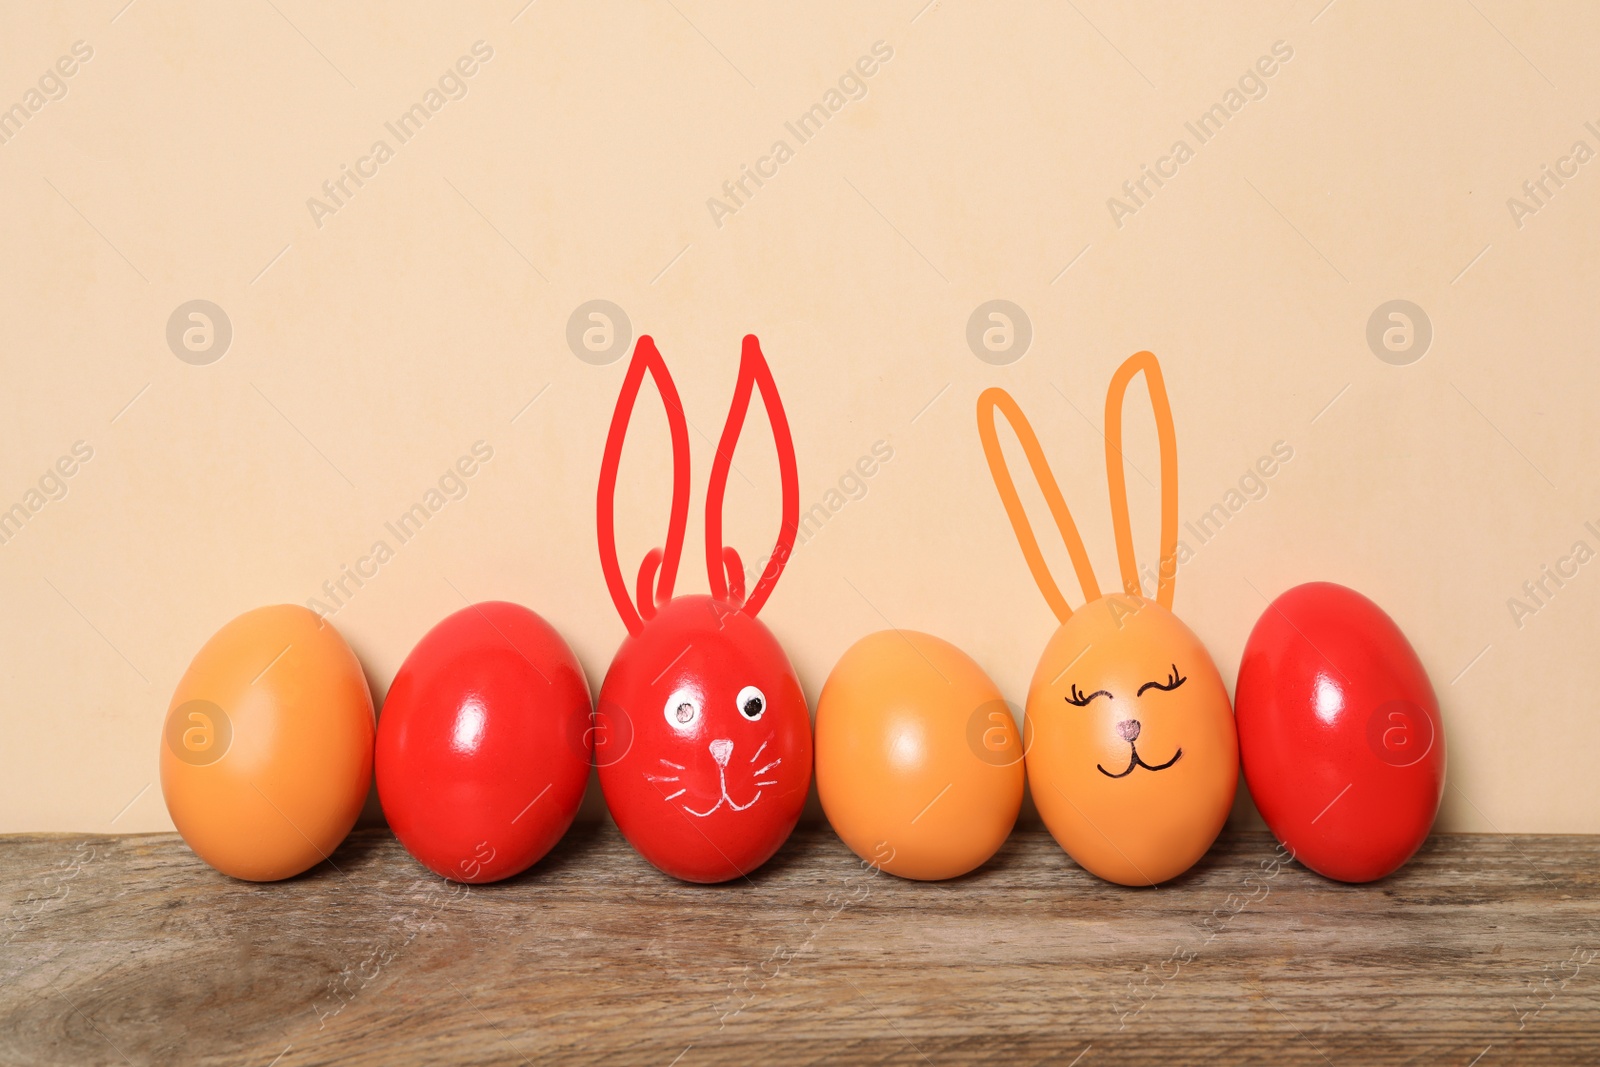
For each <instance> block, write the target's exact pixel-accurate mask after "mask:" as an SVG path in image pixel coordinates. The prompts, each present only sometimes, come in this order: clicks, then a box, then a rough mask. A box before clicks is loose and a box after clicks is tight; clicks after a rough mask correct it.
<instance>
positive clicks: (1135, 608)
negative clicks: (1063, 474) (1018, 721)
mask: <svg viewBox="0 0 1600 1067" xmlns="http://www.w3.org/2000/svg"><path fill="white" fill-rule="evenodd" d="M1139 376H1142V377H1143V379H1144V383H1145V386H1146V389H1147V391H1148V393H1149V396H1150V406H1151V410H1152V413H1153V414H1154V416H1155V420H1154V421H1155V430H1156V448H1155V457H1156V460H1157V462H1158V465H1159V471H1160V482H1159V486H1160V490H1159V492H1160V525H1159V530H1158V545H1159V555H1158V558H1157V565H1156V570H1155V578H1156V590H1155V596H1154V597H1148V596H1146V595H1145V592H1144V589H1143V588H1142V585H1141V580H1140V572H1139V568H1138V563H1137V560H1136V558H1135V553H1134V536H1133V522H1132V518H1131V515H1130V511H1129V507H1128V487H1127V478H1126V467H1127V466H1130V465H1136V464H1137V463H1142V462H1148V461H1147V460H1144V459H1142V458H1141V455H1140V454H1139V453H1137V452H1135V453H1132V454H1125V453H1124V451H1123V444H1124V442H1123V434H1122V413H1123V411H1122V409H1123V403H1124V400H1125V398H1126V394H1127V389H1128V386H1129V384H1130V383H1131V382H1132V381H1133V379H1134V378H1136V377H1139ZM997 416H1004V419H1005V421H1006V422H1007V423H1008V424H1009V425H1010V427H1011V429H1012V432H1013V434H1014V435H1015V439H1016V441H1015V443H1016V445H1017V446H1020V449H1021V452H1022V455H1023V457H1024V458H1025V459H1026V461H1027V464H1028V469H1029V472H1030V473H1031V474H1032V476H1033V479H1034V481H1035V482H1036V483H1037V487H1038V489H1039V491H1040V493H1041V494H1042V496H1043V498H1044V502H1045V506H1046V508H1047V510H1048V511H1049V513H1050V516H1051V518H1052V520H1053V521H1054V524H1055V526H1056V529H1057V531H1058V532H1059V533H1060V535H1061V539H1062V542H1063V544H1064V545H1065V547H1066V550H1067V556H1068V558H1069V559H1070V560H1071V562H1072V567H1073V571H1074V573H1075V576H1076V578H1077V583H1078V586H1079V588H1080V590H1081V592H1082V595H1083V599H1084V601H1085V603H1084V604H1083V605H1082V606H1081V607H1079V608H1078V609H1076V610H1074V609H1073V608H1072V607H1071V606H1070V605H1069V603H1068V601H1067V598H1066V596H1065V595H1064V594H1063V593H1062V591H1061V589H1060V587H1059V586H1058V585H1057V584H1056V581H1055V578H1054V576H1053V575H1052V573H1051V569H1050V565H1049V563H1048V562H1047V561H1046V560H1045V557H1044V554H1043V553H1042V552H1041V551H1040V548H1039V543H1038V540H1037V538H1036V537H1035V535H1034V531H1033V527H1032V525H1031V523H1030V521H1029V518H1028V515H1027V512H1026V511H1025V509H1024V507H1023V504H1022V500H1021V497H1020V496H1019V495H1018V492H1017V487H1016V483H1015V482H1014V481H1013V479H1012V475H1011V468H1010V466H1009V463H1008V460H1007V456H1006V448H1005V447H1003V446H1002V444H1001V441H1000V435H999V432H998V427H997V422H998V419H997ZM1104 426H1105V432H1104V436H1105V463H1106V481H1107V483H1108V486H1109V488H1110V497H1111V524H1112V533H1113V540H1114V542H1115V545H1116V550H1117V563H1118V570H1119V573H1120V577H1121V578H1122V590H1121V591H1120V592H1111V593H1108V594H1102V593H1101V590H1100V585H1099V583H1098V581H1097V580H1096V578H1095V573H1094V568H1093V566H1092V564H1091V562H1090V560H1089V553H1088V551H1087V549H1086V547H1085V544H1084V540H1083V537H1082V535H1081V534H1080V532H1079V529H1078V526H1077V524H1076V522H1075V521H1074V519H1073V516H1072V513H1071V511H1070V510H1069V509H1068V507H1067V503H1066V499H1065V497H1064V496H1063V495H1062V492H1061V488H1060V486H1059V484H1058V483H1057V482H1056V479H1055V475H1054V474H1053V473H1052V471H1051V469H1050V463H1049V461H1048V460H1047V459H1046V458H1045V452H1044V448H1043V446H1042V445H1041V444H1040V442H1039V438H1038V436H1037V435H1036V434H1035V432H1034V429H1033V426H1032V425H1031V424H1030V423H1029V422H1028V419H1027V417H1026V416H1025V415H1024V414H1023V412H1022V408H1021V406H1020V405H1019V404H1018V403H1017V401H1016V400H1015V399H1013V398H1012V396H1011V394H1009V393H1007V392H1006V391H1005V390H1003V389H999V388H992V389H987V390H985V391H984V392H983V394H982V395H981V396H980V397H979V398H978V435H979V438H980V440H981V442H982V445H983V450H984V456H985V459H986V460H987V461H988V466H989V471H990V474H991V475H992V477H993V479H994V484H995V489H996V490H997V491H998V493H999V495H1000V501H1001V504H1002V506H1003V507H1004V510H1005V514H1006V517H1007V518H1008V519H1009V520H1010V523H1011V527H1012V530H1013V531H1014V532H1015V534H1016V538H1017V544H1018V546H1019V547H1020V548H1021V550H1022V556H1023V560H1024V562H1025V563H1026V564H1027V567H1028V570H1029V573H1030V574H1031V575H1032V577H1033V579H1034V582H1035V584H1036V585H1037V586H1038V587H1039V591H1040V592H1041V593H1042V594H1043V595H1044V598H1045V602H1046V603H1047V604H1048V605H1049V606H1050V609H1051V611H1052V612H1053V613H1054V614H1055V616H1056V619H1057V622H1058V626H1057V628H1056V631H1055V633H1054V635H1052V636H1051V638H1050V640H1049V642H1048V643H1047V644H1046V645H1045V649H1044V652H1043V653H1042V655H1041V656H1040V658H1039V663H1038V666H1037V668H1036V669H1035V671H1034V675H1033V682H1032V684H1031V686H1030V688H1029V691H1028V700H1027V705H1026V708H1025V712H1024V715H1025V726H1026V730H1027V732H1028V733H1029V734H1030V735H1031V738H1032V740H1031V743H1030V745H1029V747H1028V748H1027V752H1026V755H1025V757H1024V762H1025V766H1026V770H1027V775H1028V780H1029V784H1030V786H1031V791H1032V794H1033V797H1034V801H1035V803H1036V804H1037V805H1038V807H1039V813H1040V815H1041V816H1042V817H1043V819H1044V822H1045V825H1046V826H1047V827H1048V828H1049V830H1050V832H1051V834H1052V835H1054V837H1055V839H1056V840H1057V842H1059V843H1060V844H1061V846H1062V847H1063V848H1064V849H1065V850H1066V851H1067V853H1068V854H1069V855H1071V856H1072V858H1073V859H1074V860H1076V861H1077V862H1078V863H1079V864H1081V865H1082V866H1084V867H1085V868H1087V869H1088V870H1090V871H1091V872H1093V873H1094V874H1096V875H1098V876H1100V877H1101V878H1104V879H1106V880H1108V881H1112V882H1118V883H1121V884H1124V885H1153V884H1156V883H1159V882H1163V881H1166V880H1168V879H1170V878H1172V877H1175V876H1176V875H1178V874H1181V873H1182V872H1183V871H1185V870H1187V869H1188V868H1189V867H1190V866H1191V865H1192V864H1193V863H1194V862H1195V861H1196V860H1198V859H1199V858H1200V857H1201V856H1202V855H1204V853H1205V851H1206V850H1207V849H1208V848H1209V847H1210V846H1211V843H1212V842H1213V841H1214V840H1215V839H1216V836H1217V834H1218V832H1220V831H1221V829H1222V826H1223V823H1224V822H1225V821H1226V819H1227V815H1228V812H1229V810H1230V809H1231V808H1232V805H1233V794H1234V790H1235V787H1236V785H1237V781H1238V775H1239V749H1238V737H1237V734H1236V732H1235V729H1234V723H1233V712H1232V708H1231V707H1230V705H1229V703H1228V693H1227V689H1226V688H1225V687H1224V685H1223V683H1222V678H1221V675H1220V674H1218V672H1217V668H1216V664H1215V663H1214V662H1213V661H1212V659H1211V656H1210V654H1209V653H1208V652H1207V651H1206V649H1205V647H1204V646H1203V645H1202V644H1201V643H1200V640H1199V639H1198V638H1197V637H1196V636H1195V635H1194V633H1193V632H1192V631H1191V630H1190V629H1189V628H1188V627H1187V626H1185V625H1184V624H1183V622H1182V621H1180V620H1179V619H1178V617H1177V616H1176V615H1174V614H1173V613H1172V600H1173V593H1174V587H1175V584H1176V577H1177V570H1178V564H1179V562H1180V560H1181V559H1183V558H1186V556H1185V551H1184V550H1185V549H1186V548H1187V546H1184V545H1181V544H1180V542H1179V540H1178V483H1177V473H1178V449H1177V435H1176V431H1175V428H1174V424H1173V418H1172V408H1171V403H1170V400H1169V398H1168V396H1167V388H1166V381H1165V378H1164V377H1163V374H1162V371H1161V365H1160V363H1159V361H1157V359H1156V357H1155V356H1154V355H1153V354H1151V353H1149V352H1139V353H1136V354H1135V355H1133V356H1131V357H1129V358H1128V359H1127V360H1125V361H1124V362H1123V363H1122V365H1121V366H1120V367H1118V368H1117V370H1116V372H1115V373H1114V374H1113V375H1112V378H1111V384H1110V386H1109V387H1108V389H1107V391H1106V402H1105V422H1104ZM1146 480H1148V479H1146ZM1180 664H1181V665H1182V669H1181V670H1180V666H1179V665H1180ZM1146 752H1151V753H1154V754H1155V755H1153V756H1152V757H1150V758H1148V759H1147V758H1146V756H1145V753H1146Z"/></svg>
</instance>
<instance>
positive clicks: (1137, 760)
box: [1094, 741, 1183, 778]
mask: <svg viewBox="0 0 1600 1067" xmlns="http://www.w3.org/2000/svg"><path fill="white" fill-rule="evenodd" d="M1128 748H1129V749H1130V750H1132V752H1133V757H1132V758H1131V759H1129V760H1128V766H1127V769H1125V770H1122V771H1119V772H1117V773H1116V774H1112V773H1111V772H1110V771H1108V770H1106V769H1105V768H1104V767H1102V766H1100V764H1098V763H1096V764H1095V765H1094V766H1095V769H1096V770H1098V771H1099V772H1100V773H1101V774H1103V775H1105V776H1106V777H1107V778H1126V777H1127V776H1128V775H1130V774H1132V773H1133V769H1134V768H1135V767H1143V768H1144V769H1145V770H1147V771H1164V770H1166V769H1167V768H1168V767H1170V766H1172V765H1173V764H1174V763H1177V762H1178V761H1179V760H1180V759H1182V758H1183V749H1181V748H1180V749H1178V751H1177V752H1176V753H1174V754H1173V757H1172V758H1171V759H1169V760H1167V762H1165V763H1159V764H1149V763H1146V762H1145V761H1144V759H1143V757H1141V756H1140V755H1139V746H1138V745H1136V744H1134V743H1133V742H1132V741H1129V742H1128Z"/></svg>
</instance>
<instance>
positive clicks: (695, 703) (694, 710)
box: [663, 689, 700, 731]
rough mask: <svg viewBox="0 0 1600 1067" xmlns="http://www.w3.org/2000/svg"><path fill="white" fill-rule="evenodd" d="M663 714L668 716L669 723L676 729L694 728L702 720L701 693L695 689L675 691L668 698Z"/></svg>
mask: <svg viewBox="0 0 1600 1067" xmlns="http://www.w3.org/2000/svg"><path fill="white" fill-rule="evenodd" d="M663 714H665V715H666V717H667V725H668V726H670V727H672V728H673V729H674V730H682V731H687V730H690V729H693V727H694V724H695V723H697V722H699V721H700V694H699V693H697V692H695V691H694V690H693V689H679V690H677V691H675V692H674V693H673V694H672V695H671V696H669V697H668V698H667V706H666V707H665V708H664V709H663Z"/></svg>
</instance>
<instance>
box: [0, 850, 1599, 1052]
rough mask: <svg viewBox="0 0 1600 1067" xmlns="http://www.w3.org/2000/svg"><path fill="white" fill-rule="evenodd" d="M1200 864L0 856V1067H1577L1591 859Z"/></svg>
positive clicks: (1594, 1020) (1037, 856) (1238, 855)
mask: <svg viewBox="0 0 1600 1067" xmlns="http://www.w3.org/2000/svg"><path fill="white" fill-rule="evenodd" d="M1281 859H1282V854H1281V853H1279V852H1278V851H1277V850H1276V847H1275V845H1274V843H1273V841H1272V840H1271V838H1270V837H1268V836H1266V835H1258V834H1242V835H1233V836H1228V837H1225V838H1224V839H1223V840H1222V841H1220V842H1219V843H1218V846H1217V847H1216V848H1215V849H1214V850H1213V851H1212V852H1211V854H1210V855H1209V856H1208V857H1207V858H1206V859H1205V860H1203V861H1202V862H1201V864H1200V865H1199V866H1198V867H1197V868H1196V869H1195V870H1193V871H1191V872H1190V873H1189V874H1187V875H1186V876H1184V877H1183V878H1181V879H1179V880H1178V881H1177V882H1175V883H1172V884H1169V885H1167V886H1164V887H1161V888H1159V889H1144V890H1131V889H1124V888H1119V887H1115V886H1111V885H1108V884H1106V883H1104V882H1100V881H1098V880H1097V879H1095V878H1093V877H1091V876H1090V875H1088V874H1086V873H1084V872H1083V871H1082V870H1080V869H1078V868H1077V867H1076V866H1075V865H1073V864H1072V862H1071V861H1070V860H1069V859H1067V858H1066V857H1065V855H1064V854H1063V853H1062V852H1061V850H1060V849H1059V848H1057V847H1056V845H1055V844H1054V842H1052V841H1051V840H1050V838H1049V837H1048V836H1046V835H1045V834H1044V833H1043V832H1042V831H1019V832H1018V833H1017V834H1015V835H1014V836H1013V837H1012V838H1011V841H1010V842H1009V843H1008V844H1007V846H1006V847H1005V848H1004V849H1003V850H1002V852H1001V853H1000V855H999V856H997V857H996V858H995V859H994V860H993V861H992V862H991V863H990V864H988V865H987V866H985V867H984V868H983V869H981V870H980V871H978V872H976V873H975V874H973V875H970V876H968V877H966V878H963V879H960V880H957V881H954V882H947V883H933V884H922V883H913V882H905V881H901V880H899V879H897V878H894V877H893V876H890V875H886V874H882V873H878V872H874V871H873V870H871V869H868V868H864V867H863V866H862V865H861V864H860V862H859V861H857V860H856V858H855V857H854V856H853V855H852V854H851V853H849V852H848V851H847V850H846V849H845V848H844V847H843V846H842V845H841V844H840V843H839V842H838V840H837V839H836V838H835V837H834V836H833V835H832V833H830V832H829V831H827V830H826V829H821V830H803V831H801V832H800V833H798V834H797V835H796V836H795V838H794V839H793V840H792V841H791V842H790V843H789V845H788V846H786V847H785V849H784V850H783V851H782V852H781V853H780V854H779V855H778V857H777V858H776V859H774V860H773V862H772V863H770V864H768V866H767V867H766V868H764V869H762V870H761V871H759V872H757V874H756V875H754V876H753V877H752V878H751V879H749V880H748V881H740V882H736V883H732V884H729V885H726V886H718V887H705V886H689V885H681V884H678V883H676V882H673V881H671V880H670V879H668V878H666V877H664V876H662V875H660V874H658V873H657V872H656V871H655V870H654V869H653V868H651V867H649V866H648V865H647V864H645V863H644V861H643V860H641V859H640V858H639V857H638V856H636V855H635V854H634V853H633V852H632V850H631V849H630V848H629V847H628V846H627V844H626V843H625V842H624V841H623V840H622V839H621V838H620V837H619V836H618V835H617V834H616V831H615V830H612V829H610V828H609V827H600V826H595V827H578V828H575V829H574V831H573V832H572V833H571V834H569V835H568V838H567V839H566V840H565V841H564V842H563V843H562V844H561V845H560V846H559V847H558V849H557V850H556V852H554V853H553V854H552V855H551V856H550V857H548V858H547V859H546V860H545V861H544V862H543V863H541V864H539V865H538V866H536V867H535V868H534V869H533V870H532V871H529V872H528V873H526V874H524V875H522V876H521V877H519V878H516V879H514V880H512V881H510V882H508V883H504V884H500V885H494V886H484V887H472V888H467V887H462V886H452V885H451V884H449V883H445V882H442V881H440V880H439V879H437V878H435V877H433V876H431V875H429V874H428V873H427V872H426V871H424V870H423V869H422V868H421V867H419V866H418V865H416V864H415V863H413V862H412V861H411V859H410V858H409V857H408V856H407V855H406V854H405V852H404V851H403V850H402V849H401V848H400V847H399V845H398V844H397V843H396V842H395V840H394V839H393V838H392V837H391V836H389V835H388V833H387V832H385V831H363V832H360V833H358V834H356V835H354V836H352V838H351V839H350V840H349V841H348V842H346V844H345V845H344V846H343V847H342V848H341V849H340V850H339V851H338V853H336V854H335V856H334V857H333V861H332V862H331V863H326V864H323V865H322V866H320V867H318V868H316V869H315V870H313V871H311V872H309V873H308V874H306V875H303V876H301V877H300V878H297V879H294V880H292V881H289V882H284V883H278V884H275V885H250V884H246V883H242V882H235V881H232V880H230V879H228V878H225V877H223V876H221V875H219V874H217V873H215V872H214V871H212V870H210V869H209V868H208V867H206V866H205V865H204V864H203V863H201V862H200V861H199V860H198V859H197V858H196V857H195V856H194V855H193V854H191V853H190V852H189V851H188V849H187V848H186V847H185V846H184V845H183V843H182V841H181V840H179V839H178V838H177V837H176V836H174V835H165V834H164V835H153V836H137V837H78V836H72V837H59V836H49V837H44V836H25V837H11V838H4V839H0V888H3V891H4V901H3V905H4V907H5V909H6V919H5V924H4V932H3V934H0V941H3V948H0V975H3V988H0V1061H3V1062H5V1063H26V1064H73V1065H79V1064H102V1063H104V1064H120V1063H132V1064H147V1063H150V1064H154V1063H161V1064H167V1063H205V1064H213V1063H214V1064H224V1063H226V1064H260V1065H262V1067H266V1065H268V1064H275V1065H276V1067H302V1065H309V1064H401V1063H418V1064H436V1063H437V1064H442V1063H457V1062H473V1063H496V1064H520V1063H541V1062H563V1063H578V1064H623V1063H630V1064H631V1063H639V1064H658V1065H660V1067H669V1065H672V1064H676V1065H678V1067H695V1065H698V1064H713V1063H717V1064H747V1063H752V1062H757V1061H773V1062H781V1063H798V1064H810V1063H819V1064H820V1063H841V1062H871V1063H893V1064H901V1063H904V1064H924V1063H941V1064H942V1063H973V1062H980V1061H981V1062H985V1063H1052V1064H1076V1065H1078V1067H1095V1065H1098V1064H1108V1063H1157V1062H1159V1063H1172V1064H1194V1063H1236V1064H1273V1065H1287V1064H1337V1065H1341V1067H1342V1065H1344V1064H1351V1065H1358V1064H1399V1063H1408V1064H1409V1063H1419V1064H1420V1063H1427V1064H1459V1065H1461V1067H1468V1065H1469V1064H1470V1065H1474V1067H1498V1065H1500V1064H1513V1063H1552V1064H1554V1063H1562V1064H1573V1063H1596V1062H1600V838H1597V837H1556V836H1551V837H1533V836H1499V835H1496V836H1487V835H1485V836H1479V835H1447V836H1438V837H1435V838H1434V839H1433V840H1432V841H1430V842H1429V843H1428V844H1427V845H1426V846H1425V847H1424V849H1423V851H1422V852H1421V853H1420V854H1419V855H1418V856H1417V857H1416V859H1415V860H1414V861H1413V862H1412V863H1411V864H1410V865H1409V866H1408V867H1406V868H1405V869H1404V870H1403V871H1401V872H1400V873H1399V874H1397V875H1395V876H1393V877H1391V878H1389V879H1387V880H1385V881H1383V882H1380V883H1377V884H1374V885H1369V886H1345V885H1339V884H1336V883H1332V882H1328V881H1326V880H1324V879H1322V878H1320V877H1318V876H1317V875H1314V874H1312V873H1310V872H1309V871H1307V870H1305V869H1303V868H1301V867H1300V866H1298V865H1297V864H1294V863H1293V862H1292V861H1282V862H1279V861H1280V860H1281Z"/></svg>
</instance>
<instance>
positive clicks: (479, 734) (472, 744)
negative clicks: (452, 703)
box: [450, 700, 489, 752]
mask: <svg viewBox="0 0 1600 1067" xmlns="http://www.w3.org/2000/svg"><path fill="white" fill-rule="evenodd" d="M488 726H489V713H488V711H487V710H486V709H485V708H484V706H483V705H482V704H480V703H478V702H477V701H476V700H474V701H471V702H470V703H468V704H465V705H463V706H462V708H461V712H460V714H459V715H457V716H456V728H455V733H454V735H453V736H452V737H451V739H450V743H451V747H453V748H454V749H455V750H456V751H457V752H472V751H474V750H476V749H477V747H478V745H479V744H480V743H481V742H482V741H483V734H484V731H485V730H487V729H488Z"/></svg>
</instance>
